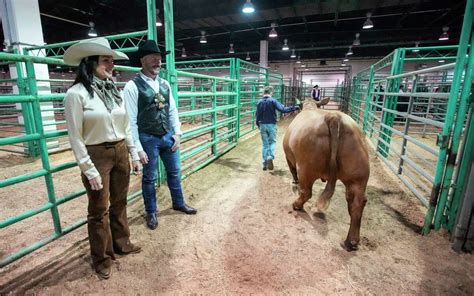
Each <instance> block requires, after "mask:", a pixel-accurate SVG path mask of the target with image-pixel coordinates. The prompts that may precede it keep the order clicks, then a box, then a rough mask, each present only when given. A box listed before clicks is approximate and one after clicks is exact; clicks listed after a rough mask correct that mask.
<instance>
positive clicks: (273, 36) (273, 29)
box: [268, 23, 278, 38]
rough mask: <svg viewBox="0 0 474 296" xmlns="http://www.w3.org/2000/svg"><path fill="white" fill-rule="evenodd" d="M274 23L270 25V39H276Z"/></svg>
mask: <svg viewBox="0 0 474 296" xmlns="http://www.w3.org/2000/svg"><path fill="white" fill-rule="evenodd" d="M276 25H277V24H276V23H272V24H271V26H272V29H271V30H270V33H269V34H268V37H270V38H276V37H278V33H277V31H276V30H275V27H276Z"/></svg>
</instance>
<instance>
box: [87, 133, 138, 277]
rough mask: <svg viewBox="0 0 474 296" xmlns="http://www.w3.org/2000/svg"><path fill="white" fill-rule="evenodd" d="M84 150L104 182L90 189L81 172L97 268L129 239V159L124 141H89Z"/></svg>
mask: <svg viewBox="0 0 474 296" xmlns="http://www.w3.org/2000/svg"><path fill="white" fill-rule="evenodd" d="M87 151H88V153H89V156H90V157H91V160H92V162H93V163H94V165H95V167H96V168H97V170H98V171H99V173H100V176H101V178H102V185H103V188H102V189H101V190H92V189H91V186H90V183H89V180H88V179H87V177H86V176H85V175H84V174H82V183H83V184H84V186H85V188H86V191H87V196H88V198H89V204H88V207H87V212H88V214H87V230H88V232H89V243H90V247H91V256H92V263H93V265H94V267H95V268H96V269H101V268H103V267H109V266H110V265H111V264H112V260H115V254H114V249H115V251H122V250H123V249H125V248H126V246H127V245H128V244H129V242H130V241H129V237H130V230H129V229H128V221H127V193H128V185H129V183H130V162H129V159H128V149H127V145H126V144H125V141H120V142H117V143H104V144H99V145H90V146H87ZM109 200H110V206H109ZM109 220H110V223H109Z"/></svg>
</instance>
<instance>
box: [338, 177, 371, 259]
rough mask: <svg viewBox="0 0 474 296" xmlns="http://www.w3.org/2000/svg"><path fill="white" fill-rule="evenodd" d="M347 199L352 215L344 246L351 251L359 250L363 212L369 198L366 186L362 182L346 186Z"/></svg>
mask: <svg viewBox="0 0 474 296" xmlns="http://www.w3.org/2000/svg"><path fill="white" fill-rule="evenodd" d="M346 199H347V209H348V210H349V215H350V216H351V225H350V227H349V232H348V234H347V238H346V240H345V241H344V243H343V245H342V246H343V247H344V249H346V250H347V251H348V252H350V251H355V250H357V249H358V245H359V242H360V224H361V220H362V212H363V211H364V207H365V204H366V203H367V198H366V197H365V186H363V185H362V184H356V185H351V186H350V187H346Z"/></svg>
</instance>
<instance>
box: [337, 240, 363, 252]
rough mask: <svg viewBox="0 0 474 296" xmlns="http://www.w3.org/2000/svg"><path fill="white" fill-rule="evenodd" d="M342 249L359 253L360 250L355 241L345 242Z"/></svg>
mask: <svg viewBox="0 0 474 296" xmlns="http://www.w3.org/2000/svg"><path fill="white" fill-rule="evenodd" d="M341 247H342V248H343V249H344V250H346V251H347V252H352V251H357V250H358V249H359V246H358V243H357V242H355V241H347V240H346V241H343V242H342V243H341Z"/></svg>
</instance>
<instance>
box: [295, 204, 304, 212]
mask: <svg viewBox="0 0 474 296" xmlns="http://www.w3.org/2000/svg"><path fill="white" fill-rule="evenodd" d="M293 210H295V211H302V210H303V207H302V206H298V205H297V204H296V202H294V203H293Z"/></svg>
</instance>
